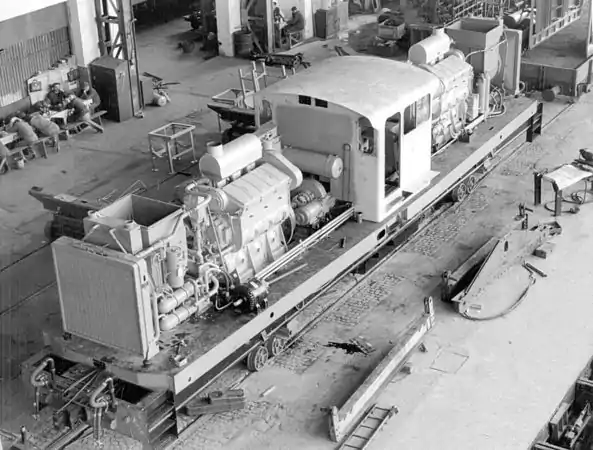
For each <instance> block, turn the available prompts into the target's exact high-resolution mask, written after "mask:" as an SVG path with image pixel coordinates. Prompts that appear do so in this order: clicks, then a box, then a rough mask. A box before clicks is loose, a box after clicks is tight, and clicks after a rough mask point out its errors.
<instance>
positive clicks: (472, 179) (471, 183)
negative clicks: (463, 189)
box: [465, 174, 478, 192]
mask: <svg viewBox="0 0 593 450" xmlns="http://www.w3.org/2000/svg"><path fill="white" fill-rule="evenodd" d="M477 182H478V181H477V180H476V176H475V175H473V174H472V175H470V176H469V177H467V180H465V185H466V186H467V192H472V191H473V190H474V189H475V187H476V184H477Z"/></svg>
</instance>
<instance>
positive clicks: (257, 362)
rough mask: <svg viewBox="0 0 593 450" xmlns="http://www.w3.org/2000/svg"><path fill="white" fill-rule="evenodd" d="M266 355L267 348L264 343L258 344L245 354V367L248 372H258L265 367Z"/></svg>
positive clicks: (267, 354)
mask: <svg viewBox="0 0 593 450" xmlns="http://www.w3.org/2000/svg"><path fill="white" fill-rule="evenodd" d="M268 357H269V353H268V348H267V347H266V346H265V345H258V346H257V347H255V348H254V349H253V350H251V351H250V352H249V355H248V356H247V369H248V370H249V371H250V372H259V371H260V370H262V369H263V368H264V367H265V365H266V363H267V362H268Z"/></svg>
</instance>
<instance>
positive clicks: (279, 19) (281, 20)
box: [273, 0, 286, 48]
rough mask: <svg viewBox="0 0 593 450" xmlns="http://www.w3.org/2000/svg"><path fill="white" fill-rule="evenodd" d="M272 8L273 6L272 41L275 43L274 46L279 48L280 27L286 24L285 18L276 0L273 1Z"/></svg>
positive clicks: (280, 40)
mask: <svg viewBox="0 0 593 450" xmlns="http://www.w3.org/2000/svg"><path fill="white" fill-rule="evenodd" d="M273 8H274V42H275V44H276V47H278V48H281V47H282V34H281V31H282V27H283V26H284V25H285V24H286V18H285V17H284V14H282V10H281V9H280V6H279V5H278V2H277V1H276V0H274V2H273Z"/></svg>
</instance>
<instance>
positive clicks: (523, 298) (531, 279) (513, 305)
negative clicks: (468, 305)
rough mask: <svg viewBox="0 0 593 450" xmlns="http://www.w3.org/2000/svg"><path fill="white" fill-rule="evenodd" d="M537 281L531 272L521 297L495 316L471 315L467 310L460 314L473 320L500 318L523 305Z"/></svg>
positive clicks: (481, 320) (482, 320)
mask: <svg viewBox="0 0 593 450" xmlns="http://www.w3.org/2000/svg"><path fill="white" fill-rule="evenodd" d="M535 282H536V279H535V277H534V276H533V273H531V272H530V273H529V284H527V287H526V288H525V289H524V290H523V292H522V293H521V295H520V296H519V298H518V299H517V300H516V301H515V302H514V303H513V304H512V305H511V306H509V307H508V308H506V309H505V310H504V311H501V312H499V313H498V314H495V315H493V316H487V317H475V316H470V315H469V314H467V313H465V312H460V313H459V314H460V315H461V317H463V318H464V319H467V320H473V321H475V322H484V321H487V320H495V319H500V318H501V317H505V316H507V315H508V314H510V313H512V312H513V311H514V310H515V309H517V308H518V307H519V305H521V303H523V300H525V298H526V297H527V294H528V293H529V289H530V288H531V286H533V285H534V284H535Z"/></svg>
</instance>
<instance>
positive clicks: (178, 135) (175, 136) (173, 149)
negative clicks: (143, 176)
mask: <svg viewBox="0 0 593 450" xmlns="http://www.w3.org/2000/svg"><path fill="white" fill-rule="evenodd" d="M195 128H196V127H194V126H193V125H188V124H184V123H170V124H168V125H165V126H162V127H160V128H157V129H156V130H153V131H151V132H150V133H148V148H149V150H150V156H151V159H152V171H153V172H156V171H157V170H158V169H157V168H156V165H155V160H156V158H160V157H162V156H163V155H164V154H165V153H166V154H167V157H168V159H169V173H171V174H174V173H176V172H175V166H174V161H176V160H179V159H180V158H181V157H182V156H183V155H185V154H187V153H191V154H192V161H191V162H192V164H193V163H195V162H197V155H196V149H195V145H194V135H193V131H194V130H195ZM159 144H161V145H159Z"/></svg>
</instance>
